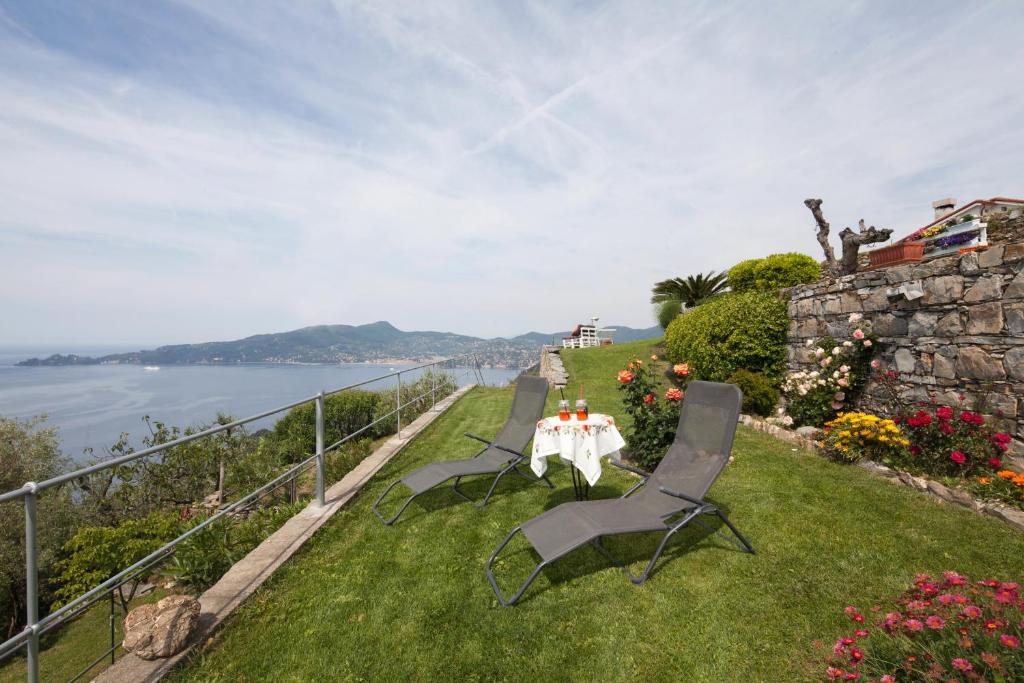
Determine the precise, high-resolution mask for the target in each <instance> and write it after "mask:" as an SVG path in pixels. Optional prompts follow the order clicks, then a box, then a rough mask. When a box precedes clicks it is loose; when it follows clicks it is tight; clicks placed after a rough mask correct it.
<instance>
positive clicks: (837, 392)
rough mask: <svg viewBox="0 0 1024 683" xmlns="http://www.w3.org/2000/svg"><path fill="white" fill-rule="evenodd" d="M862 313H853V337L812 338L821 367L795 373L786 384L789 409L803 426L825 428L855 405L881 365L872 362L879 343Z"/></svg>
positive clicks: (811, 346) (792, 415)
mask: <svg viewBox="0 0 1024 683" xmlns="http://www.w3.org/2000/svg"><path fill="white" fill-rule="evenodd" d="M862 319H863V316H861V314H859V313H854V314H852V315H850V319H849V322H850V324H851V325H856V324H858V323H860V324H861V327H859V328H856V329H854V331H853V333H852V334H851V338H850V339H846V340H844V341H842V342H837V341H836V340H835V339H833V338H832V337H823V338H822V339H819V340H817V341H812V340H808V341H807V345H808V348H810V349H813V355H814V359H815V363H816V364H817V366H818V367H817V369H815V370H800V371H797V372H791V373H789V375H787V377H786V379H785V381H784V382H783V383H782V391H783V393H784V394H785V395H786V412H788V413H789V415H790V417H792V418H793V422H794V423H795V424H796V425H797V426H798V427H799V426H803V425H811V426H814V427H821V426H822V425H824V424H825V423H826V422H828V421H829V420H831V419H832V418H833V417H835V415H836V413H837V412H838V411H840V410H843V409H844V408H846V407H848V406H851V405H854V404H855V403H856V400H857V398H858V396H859V395H860V392H861V390H863V388H864V385H865V384H866V383H867V381H868V378H869V377H870V376H871V369H872V367H873V366H875V365H877V361H872V360H871V357H872V356H873V355H874V351H875V342H874V336H873V335H872V333H871V328H870V326H869V325H868V323H867V321H863V322H862Z"/></svg>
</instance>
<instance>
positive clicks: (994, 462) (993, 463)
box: [988, 458, 1003, 469]
mask: <svg viewBox="0 0 1024 683" xmlns="http://www.w3.org/2000/svg"><path fill="white" fill-rule="evenodd" d="M988 466H989V467H992V468H994V469H999V468H1000V467H1002V466H1003V461H1002V460H1000V459H999V458H989V459H988Z"/></svg>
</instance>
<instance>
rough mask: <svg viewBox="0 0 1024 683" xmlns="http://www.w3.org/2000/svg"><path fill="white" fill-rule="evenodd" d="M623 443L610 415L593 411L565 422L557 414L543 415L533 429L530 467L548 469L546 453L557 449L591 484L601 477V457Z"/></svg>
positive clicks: (549, 453) (541, 469)
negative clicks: (584, 417)
mask: <svg viewBox="0 0 1024 683" xmlns="http://www.w3.org/2000/svg"><path fill="white" fill-rule="evenodd" d="M625 445H626V442H625V441H624V440H623V439H622V435H621V434H619V430H618V429H616V428H615V419H614V418H612V416H611V415H602V414H600V413H593V414H591V415H590V417H589V418H587V419H586V420H585V421H583V422H581V421H579V420H577V419H576V418H575V417H574V418H572V419H571V420H568V421H566V422H563V421H561V420H559V419H558V416H555V417H546V418H544V419H543V420H541V421H540V422H538V423H537V430H536V431H535V432H534V433H533V455H532V457H531V458H530V469H532V470H533V472H534V474H536V475H537V476H538V477H539V476H541V475H542V474H544V473H545V472H547V469H548V461H547V458H548V456H549V455H555V454H556V453H557V454H558V455H559V457H561V458H562V460H565V461H566V462H569V463H572V464H573V466H575V467H576V469H578V470H579V471H580V472H582V473H583V476H584V477H586V479H587V483H588V484H590V485H591V486H593V485H594V484H596V483H597V480H598V479H600V478H601V457H602V456H605V455H611V454H613V453H617V452H618V451H619V449H620V448H622V447H623V446H625Z"/></svg>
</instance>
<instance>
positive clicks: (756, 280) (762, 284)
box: [729, 253, 821, 292]
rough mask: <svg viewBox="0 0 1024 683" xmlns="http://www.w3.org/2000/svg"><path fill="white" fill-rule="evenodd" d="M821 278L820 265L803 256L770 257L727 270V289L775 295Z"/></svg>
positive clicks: (741, 263) (780, 255)
mask: <svg viewBox="0 0 1024 683" xmlns="http://www.w3.org/2000/svg"><path fill="white" fill-rule="evenodd" d="M820 278H821V266H820V265H818V262H817V261H815V260H814V259H813V258H811V257H810V256H807V255H805V254H795V253H788V254H772V255H771V256H767V257H765V258H761V259H750V260H747V261H740V262H739V263H737V264H736V265H735V266H733V267H732V268H730V269H729V287H730V288H732V291H734V292H777V291H778V290H780V289H784V288H786V287H793V286H796V285H801V284H805V283H809V282H817V281H818V280H819V279H820Z"/></svg>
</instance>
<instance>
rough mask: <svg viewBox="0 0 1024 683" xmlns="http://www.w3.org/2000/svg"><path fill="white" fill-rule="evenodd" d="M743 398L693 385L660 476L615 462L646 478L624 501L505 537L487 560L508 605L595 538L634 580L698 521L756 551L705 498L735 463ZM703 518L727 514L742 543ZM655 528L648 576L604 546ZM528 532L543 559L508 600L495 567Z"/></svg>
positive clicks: (544, 518)
mask: <svg viewBox="0 0 1024 683" xmlns="http://www.w3.org/2000/svg"><path fill="white" fill-rule="evenodd" d="M741 403H742V394H741V393H740V390H739V389H738V388H737V387H736V386H734V385H731V384H718V383H713V382H691V383H690V385H689V386H688V387H687V391H686V400H685V401H684V402H683V411H682V415H681V416H680V418H679V428H678V430H677V431H676V437H675V441H674V442H673V443H672V445H671V446H670V447H669V449H668V452H667V453H666V454H665V457H664V458H663V459H662V461H661V463H660V464H659V465H658V467H657V468H656V469H655V470H654V473H653V474H648V473H646V472H643V471H642V470H639V469H637V468H635V467H630V466H628V465H625V464H623V463H620V462H618V461H616V460H611V463H612V464H613V465H616V466H617V467H620V468H622V469H625V470H629V471H631V472H634V473H636V474H639V475H640V476H642V477H643V479H642V480H641V481H640V482H638V483H637V484H636V485H635V486H633V487H632V488H630V489H629V490H628V491H626V493H625V494H624V495H623V496H622V497H621V498H613V499H610V500H595V501H583V502H578V503H577V502H573V503H563V504H562V505H559V506H558V507H556V508H552V509H551V510H548V511H547V512H545V513H544V514H542V515H539V516H537V517H534V518H533V519H531V520H530V521H528V522H526V523H524V524H522V525H520V526H517V527H516V528H515V529H513V530H512V531H511V533H509V535H508V536H506V537H505V540H504V541H502V542H501V543H500V544H499V545H498V547H497V548H496V549H495V550H494V552H493V553H492V554H491V557H490V558H489V559H488V560H487V564H486V568H485V572H486V574H487V580H488V581H490V582H491V587H492V588H493V589H494V594H495V595H496V596H498V602H500V603H501V604H502V605H503V606H506V607H507V606H509V605H512V604H514V603H515V602H516V601H517V600H519V598H520V597H522V595H523V593H524V592H525V591H526V589H527V588H528V587H529V586H530V584H531V583H532V582H533V580H534V579H535V578H537V575H538V574H539V573H540V571H541V570H542V569H543V568H544V567H545V566H547V565H548V564H550V563H552V562H554V561H555V560H557V559H559V558H560V557H562V556H563V555H566V554H568V553H570V552H572V551H573V550H575V549H576V548H579V547H580V546H583V545H587V544H588V543H589V544H591V545H592V546H593V547H594V548H595V549H596V550H597V551H598V552H600V553H601V554H602V555H604V556H605V557H606V558H607V559H608V560H609V561H610V562H612V563H613V564H614V565H616V566H617V567H619V568H620V569H622V570H623V571H624V572H625V573H626V575H627V576H628V577H629V578H630V580H631V581H632V582H633V583H634V584H637V585H639V584H642V583H643V582H644V581H646V580H647V577H648V576H650V574H651V570H652V569H654V564H655V563H656V562H657V561H658V558H659V557H660V556H661V553H662V551H663V550H664V549H665V544H667V543H668V541H669V539H670V538H672V536H673V534H675V533H676V532H677V531H679V530H680V529H683V528H684V527H686V526H687V525H688V524H689V523H690V522H695V523H697V524H698V525H700V526H702V527H704V528H705V529H708V530H709V531H714V532H715V533H717V534H719V535H721V536H722V537H723V538H726V540H728V541H730V542H732V543H734V544H736V545H738V546H739V547H740V548H741V549H742V550H745V551H747V552H750V553H753V552H754V548H753V547H752V546H751V545H750V543H749V542H748V541H747V539H746V538H744V537H743V536H742V534H740V532H739V531H738V530H737V529H736V527H734V526H733V525H732V522H730V521H729V519H728V517H726V516H725V513H724V512H722V510H721V509H719V508H718V506H717V505H714V504H713V503H709V502H707V501H706V500H704V495H705V494H706V493H707V491H708V489H709V488H711V485H712V484H713V483H714V482H715V480H716V479H717V478H718V475H719V474H720V473H721V472H722V469H723V468H724V467H725V465H726V463H727V462H728V461H729V452H730V451H731V450H732V440H733V436H734V435H735V433H736V422H737V419H738V418H739V412H740V404H741ZM634 493H635V495H631V494H634ZM703 515H714V516H716V517H718V518H719V519H721V520H722V522H723V523H724V524H725V525H726V526H727V527H729V529H730V530H731V531H732V533H733V534H735V536H736V538H738V539H739V543H736V541H735V540H734V539H733V538H729V537H726V536H725V535H724V534H722V533H721V532H719V531H717V530H715V529H714V528H713V527H711V526H709V525H707V524H705V523H704V522H703V520H701V519H700V517H701V516H703ZM651 531H660V532H664V536H663V537H662V539H661V543H660V544H659V545H658V549H657V550H656V551H655V552H654V556H653V557H652V558H651V560H650V562H649V563H648V564H647V569H646V570H645V571H644V573H643V574H641V575H640V576H634V575H633V574H631V573H630V572H629V570H628V569H626V566H625V564H624V563H622V562H620V561H619V560H617V559H616V558H615V557H613V556H612V554H611V553H609V552H608V550H607V549H606V548H605V547H604V546H603V545H602V544H601V538H602V537H604V536H610V535H614V534H633V533H641V532H651ZM520 532H522V534H523V535H524V536H525V537H526V540H527V541H529V542H530V544H531V545H532V546H533V548H534V550H536V551H537V554H538V555H540V558H541V560H540V563H539V564H538V565H537V566H536V568H535V569H534V570H533V572H532V573H531V574H530V576H529V577H528V578H527V579H526V581H525V582H524V583H523V585H522V586H521V587H520V588H519V590H517V591H516V592H515V594H514V595H512V597H510V598H505V597H504V596H503V595H502V594H501V590H499V588H498V584H497V582H496V581H495V580H494V574H493V573H492V570H491V567H492V565H493V564H494V560H495V558H497V556H498V554H499V553H500V552H501V551H502V549H504V548H505V546H506V545H507V544H508V542H509V541H510V540H512V537H513V536H515V535H516V534H517V533H520Z"/></svg>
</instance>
